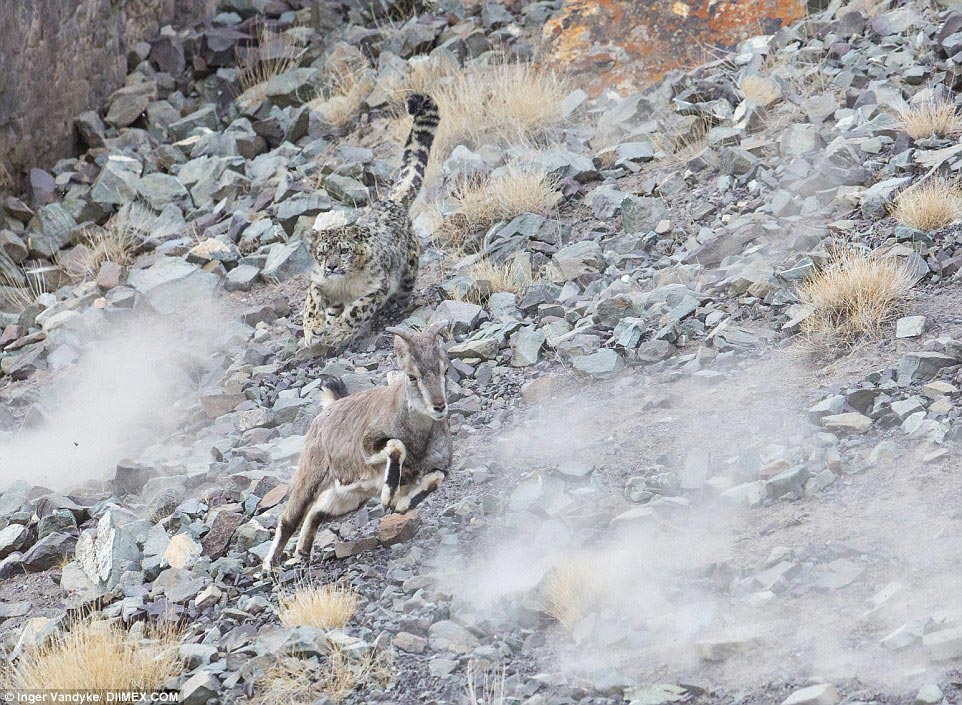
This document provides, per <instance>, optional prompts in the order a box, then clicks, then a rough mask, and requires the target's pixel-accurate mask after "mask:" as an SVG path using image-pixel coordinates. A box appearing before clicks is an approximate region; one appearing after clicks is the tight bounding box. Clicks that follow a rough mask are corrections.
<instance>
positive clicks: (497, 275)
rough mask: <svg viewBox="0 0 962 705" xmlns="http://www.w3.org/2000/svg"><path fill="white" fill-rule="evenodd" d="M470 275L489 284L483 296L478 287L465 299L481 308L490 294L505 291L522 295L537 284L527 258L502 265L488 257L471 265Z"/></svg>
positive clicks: (517, 258) (511, 260)
mask: <svg viewBox="0 0 962 705" xmlns="http://www.w3.org/2000/svg"><path fill="white" fill-rule="evenodd" d="M468 275H469V276H470V277H471V279H473V280H474V281H479V282H487V287H485V290H484V293H483V296H482V292H481V290H480V289H479V288H478V287H471V290H470V291H468V293H467V296H466V297H465V298H466V300H468V301H469V302H470V303H474V304H477V305H479V306H483V305H484V300H482V299H487V297H488V295H489V293H496V292H501V291H504V292H508V293H511V294H518V295H520V294H523V293H524V291H525V290H526V289H527V288H528V287H529V286H531V285H532V284H534V282H535V278H534V276H533V275H532V273H531V263H530V262H529V261H528V259H527V258H526V257H515V258H513V259H509V260H507V261H505V262H503V263H502V264H495V263H494V262H492V261H491V260H490V259H488V258H487V257H483V258H481V259H480V260H478V261H477V262H475V263H474V264H473V265H471V267H470V268H469V269H468Z"/></svg>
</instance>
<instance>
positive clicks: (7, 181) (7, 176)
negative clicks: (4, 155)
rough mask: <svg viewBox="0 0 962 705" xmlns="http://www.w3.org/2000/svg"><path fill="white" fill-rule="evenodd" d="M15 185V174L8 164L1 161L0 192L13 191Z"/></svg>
mask: <svg viewBox="0 0 962 705" xmlns="http://www.w3.org/2000/svg"><path fill="white" fill-rule="evenodd" d="M15 185H16V184H15V182H14V179H13V174H11V173H10V170H9V169H8V168H7V165H6V164H4V163H3V162H2V161H0V194H4V193H9V192H12V191H13V188H14V186H15Z"/></svg>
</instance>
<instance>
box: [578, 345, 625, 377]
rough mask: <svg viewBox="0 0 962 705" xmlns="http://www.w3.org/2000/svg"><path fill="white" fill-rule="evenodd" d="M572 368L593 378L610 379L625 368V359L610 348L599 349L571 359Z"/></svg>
mask: <svg viewBox="0 0 962 705" xmlns="http://www.w3.org/2000/svg"><path fill="white" fill-rule="evenodd" d="M572 364H573V365H574V368H575V369H576V370H578V371H579V372H582V373H584V374H586V375H588V376H590V377H594V378H595V379H611V378H612V377H616V376H617V375H618V373H620V372H621V371H622V370H623V369H624V368H625V361H624V360H622V359H621V356H620V355H618V353H617V352H615V351H614V350H611V349H610V348H605V349H602V350H599V351H598V352H596V353H592V354H591V355H583V356H580V357H576V358H574V359H573V360H572Z"/></svg>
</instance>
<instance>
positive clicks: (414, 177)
mask: <svg viewBox="0 0 962 705" xmlns="http://www.w3.org/2000/svg"><path fill="white" fill-rule="evenodd" d="M407 108H408V113H410V114H411V115H413V116H414V124H413V125H412V126H411V132H410V133H409V134H408V140H407V143H406V144H405V145H404V156H403V157H402V158H401V172H400V173H399V174H398V180H397V182H396V183H395V184H394V187H393V188H392V189H391V191H390V192H389V193H388V199H390V200H392V201H395V202H396V203H401V204H403V205H405V206H409V205H411V202H412V201H413V200H414V199H415V198H417V195H418V193H419V192H420V191H421V185H422V184H423V183H424V170H425V169H426V168H427V165H428V157H429V156H430V155H431V145H432V144H433V143H434V136H435V134H437V131H438V123H439V122H440V120H441V115H440V113H439V112H438V104H437V103H435V102H434V99H433V98H431V97H430V96H427V95H424V94H423V93H415V94H414V95H411V96H409V97H408V100H407Z"/></svg>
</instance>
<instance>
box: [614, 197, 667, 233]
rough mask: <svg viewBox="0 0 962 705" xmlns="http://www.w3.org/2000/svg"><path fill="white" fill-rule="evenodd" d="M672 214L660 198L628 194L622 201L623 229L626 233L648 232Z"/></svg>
mask: <svg viewBox="0 0 962 705" xmlns="http://www.w3.org/2000/svg"><path fill="white" fill-rule="evenodd" d="M669 215H670V213H669V210H668V206H667V205H665V202H664V201H662V200H661V199H660V198H649V197H644V196H627V197H626V198H625V200H624V201H622V203H621V231H622V232H624V233H647V232H651V231H653V230H654V229H655V226H656V225H658V223H659V221H662V220H664V219H666V218H668V217H669Z"/></svg>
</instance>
